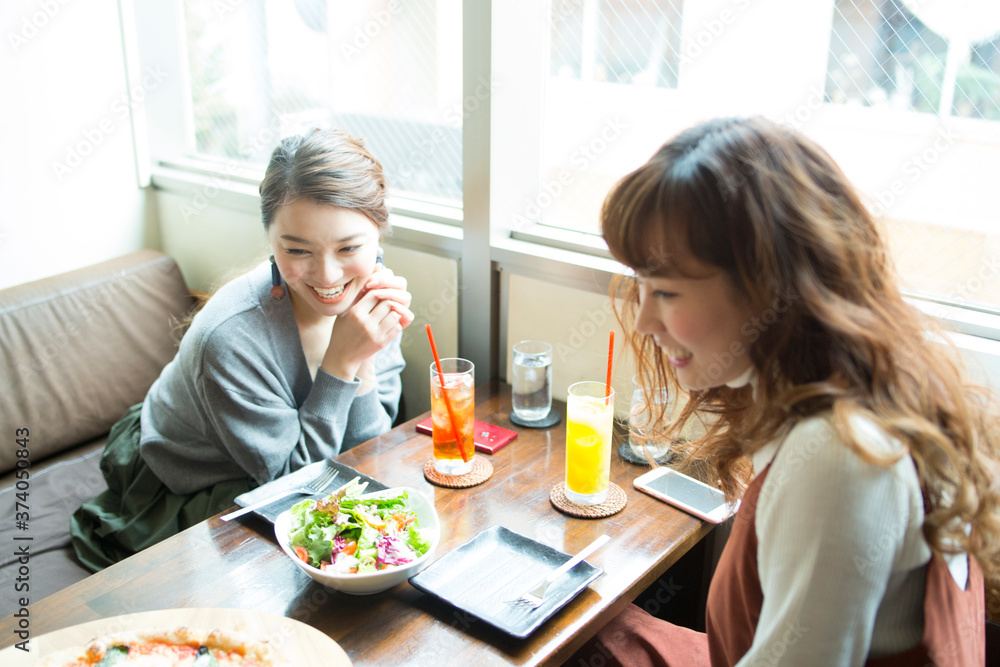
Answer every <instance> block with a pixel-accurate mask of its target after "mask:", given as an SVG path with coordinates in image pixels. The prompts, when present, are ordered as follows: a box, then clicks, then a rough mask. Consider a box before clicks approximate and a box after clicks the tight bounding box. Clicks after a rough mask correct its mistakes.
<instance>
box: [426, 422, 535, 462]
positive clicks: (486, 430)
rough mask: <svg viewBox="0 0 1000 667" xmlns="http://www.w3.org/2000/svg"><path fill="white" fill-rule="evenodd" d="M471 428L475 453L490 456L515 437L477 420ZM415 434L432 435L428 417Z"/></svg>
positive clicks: (499, 427)
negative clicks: (473, 430)
mask: <svg viewBox="0 0 1000 667" xmlns="http://www.w3.org/2000/svg"><path fill="white" fill-rule="evenodd" d="M473 428H474V429H475V433H474V434H473V440H474V441H475V443H476V451H477V452H483V453H485V454H492V453H493V452H495V451H497V450H498V449H500V448H501V447H503V446H504V445H506V444H507V443H508V442H510V441H511V440H513V439H514V438H516V437H517V431H512V430H510V429H509V428H504V427H503V426H494V425H493V424H487V423H486V422H481V421H479V420H478V419H477V420H476V421H475V423H474V424H473ZM417 432H418V433H426V434H427V435H430V434H431V433H432V426H431V418H430V417H428V418H427V419H425V420H423V421H422V422H420V423H419V424H417Z"/></svg>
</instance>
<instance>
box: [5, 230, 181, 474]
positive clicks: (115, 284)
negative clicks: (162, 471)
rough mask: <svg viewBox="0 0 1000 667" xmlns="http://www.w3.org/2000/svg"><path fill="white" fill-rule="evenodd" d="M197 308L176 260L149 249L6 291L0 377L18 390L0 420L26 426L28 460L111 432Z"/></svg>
mask: <svg viewBox="0 0 1000 667" xmlns="http://www.w3.org/2000/svg"><path fill="white" fill-rule="evenodd" d="M193 304H194V299H193V297H192V296H191V294H190V293H189V291H188V289H187V286H186V284H185V282H184V278H183V277H182V276H181V273H180V270H179V269H178V267H177V264H176V263H175V262H174V260H173V259H171V258H169V257H167V256H165V255H163V254H162V253H159V252H156V251H152V250H141V251H139V252H135V253H131V254H129V255H125V256H123V257H119V258H116V259H113V260H109V261H107V262H102V263H100V264H95V265H93V266H89V267H86V268H82V269H78V270H76V271H70V272H68V273H64V274H61V275H58V276H52V277H50V278H44V279H42V280H38V281H34V282H31V283H25V284H23V285H18V286H15V287H10V288H7V289H4V290H0V340H2V341H3V345H2V347H0V377H3V378H4V380H5V383H6V382H7V381H8V379H9V380H10V386H12V387H13V391H4V392H0V422H2V423H3V424H4V425H5V426H6V427H7V428H8V429H10V432H11V433H13V432H14V429H18V428H27V429H28V431H29V438H28V448H29V452H30V460H31V461H32V462H37V461H40V460H42V459H43V458H45V457H47V456H50V455H52V454H54V453H57V452H60V451H62V450H64V449H67V448H69V447H73V446H75V445H77V444H78V443H81V442H86V441H88V440H91V439H93V438H95V437H98V436H101V435H103V434H105V433H107V431H108V430H109V429H110V428H111V425H112V424H114V423H115V421H117V420H118V418H119V417H121V416H122V414H124V412H125V410H127V409H128V407H129V406H131V405H134V404H135V403H139V402H140V401H142V400H143V398H145V396H146V392H147V391H148V390H149V387H150V385H151V384H152V383H153V381H154V380H156V378H157V377H158V376H159V374H160V371H161V370H162V369H163V367H164V366H165V365H166V364H167V362H169V361H170V359H172V358H173V356H174V354H175V353H176V351H177V336H176V334H175V333H174V325H175V324H176V323H177V322H179V321H180V320H182V319H183V318H184V317H185V316H186V314H187V313H188V312H189V311H190V309H191V307H192V306H193ZM12 445H13V443H8V445H6V446H4V447H0V473H3V472H6V471H9V470H12V469H13V468H14V466H15V463H16V460H17V459H16V449H17V448H16V447H14V446H12Z"/></svg>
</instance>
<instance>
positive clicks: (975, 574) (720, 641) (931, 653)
mask: <svg viewBox="0 0 1000 667" xmlns="http://www.w3.org/2000/svg"><path fill="white" fill-rule="evenodd" d="M769 468H770V466H768V467H767V468H765V469H764V471H763V472H762V473H761V474H760V475H758V476H757V478H756V479H754V480H753V482H751V484H750V486H749V487H748V488H747V491H746V493H745V494H744V497H743V503H742V506H741V507H740V510H739V512H738V513H737V515H736V517H735V518H734V523H733V530H732V533H731V534H730V536H729V541H728V542H727V543H726V547H725V549H723V552H722V556H721V558H720V559H719V564H718V566H717V568H716V571H715V574H714V576H713V577H712V584H711V586H710V587H709V592H708V604H707V612H706V624H705V628H706V633H704V634H702V633H700V632H695V631H693V630H689V629H687V628H682V627H678V626H676V625H672V624H670V623H667V622H666V621H661V620H659V619H657V618H655V617H653V616H651V615H649V614H647V613H646V612H645V611H643V610H642V609H640V608H639V607H637V606H636V605H629V606H628V607H626V609H625V611H623V612H622V613H621V614H619V615H618V616H616V617H615V618H614V619H613V620H612V621H611V622H610V623H608V625H607V626H605V627H604V628H603V629H602V630H601V631H600V632H599V633H598V634H597V636H596V637H595V638H594V640H593V641H592V642H591V643H590V644H588V645H587V646H585V647H584V648H583V649H581V651H580V652H578V653H577V654H576V655H574V656H573V658H571V659H570V660H569V661H567V663H566V664H567V665H577V664H591V662H588V660H589V661H592V660H593V659H594V658H595V657H596V656H600V657H601V658H603V661H602V664H606V665H625V666H626V667H643V666H655V667H693V666H700V665H704V666H707V665H712V667H720V666H723V665H725V666H729V665H735V664H736V663H737V662H738V661H739V659H740V658H741V657H742V656H743V655H744V654H746V652H747V651H749V650H750V646H751V645H752V644H753V637H754V632H755V631H756V628H757V621H758V620H759V619H760V610H761V606H762V605H763V602H764V594H763V592H762V591H761V588H760V578H759V576H758V571H757V530H756V514H757V500H758V498H759V496H760V489H761V486H762V485H763V483H764V478H765V477H767V472H768V469H769ZM578 658H580V659H581V660H583V662H580V661H578V660H577V659H578ZM816 658H817V664H822V663H823V656H816ZM985 660H986V610H985V602H984V589H983V573H982V570H981V569H980V567H979V564H978V563H977V562H976V559H975V558H969V578H968V583H967V585H966V590H964V591H963V590H962V589H960V588H959V587H958V585H957V584H956V583H955V579H954V578H953V577H952V576H951V573H950V572H949V571H948V566H947V565H946V564H945V562H944V560H943V559H942V558H941V557H940V556H938V555H937V554H935V555H934V556H933V557H932V558H931V561H930V564H929V566H928V568H927V586H926V590H925V593H924V634H923V638H922V639H921V641H920V643H919V644H917V645H916V646H914V647H913V648H912V649H910V650H908V651H904V652H903V653H899V654H897V655H893V656H889V657H886V658H879V659H869V660H868V661H867V662H866V663H865V664H866V665H870V666H871V667H910V666H913V667H926V666H927V665H942V666H944V665H947V666H948V667H953V666H955V667H965V666H969V667H972V666H975V667H981V666H982V665H983V664H985Z"/></svg>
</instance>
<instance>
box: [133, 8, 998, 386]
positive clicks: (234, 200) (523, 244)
mask: <svg viewBox="0 0 1000 667" xmlns="http://www.w3.org/2000/svg"><path fill="white" fill-rule="evenodd" d="M121 5H122V16H123V26H124V28H125V29H124V30H123V33H124V37H123V45H124V49H125V51H126V62H127V65H128V72H129V73H130V75H131V76H132V77H133V78H134V77H135V76H136V75H137V73H140V74H141V71H142V70H144V69H145V68H147V67H154V68H156V67H159V68H161V69H162V70H165V71H167V72H174V73H175V74H176V76H172V77H171V76H168V77H166V78H165V80H164V82H163V83H162V84H161V85H159V86H157V87H156V88H155V89H153V90H150V91H149V97H148V100H147V104H146V105H145V109H144V115H145V119H144V124H145V127H142V126H141V125H137V129H136V161H137V169H138V173H139V174H140V184H142V185H145V184H147V183H148V185H150V186H151V187H152V188H153V189H157V190H165V191H170V192H181V193H184V194H186V195H189V196H197V194H198V193H205V192H207V191H211V192H213V193H214V192H217V194H216V195H215V197H217V198H213V203H217V204H219V205H224V206H228V207H231V208H234V209H237V210H245V211H248V212H256V211H257V210H258V195H257V184H258V183H259V181H260V178H261V177H262V175H263V169H262V168H250V167H248V166H247V165H246V164H239V163H238V162H237V161H229V162H228V163H227V162H225V161H214V162H213V161H209V160H195V159H191V158H187V157H182V156H181V155H182V154H183V152H184V151H187V152H188V154H191V153H192V152H193V150H192V149H193V133H192V132H190V131H189V129H190V128H192V127H193V120H192V115H191V113H192V112H191V105H190V103H189V100H187V101H186V92H185V91H186V90H187V73H186V68H185V67H184V62H185V57H186V56H185V52H186V48H185V44H184V31H183V29H182V28H183V17H182V11H183V7H182V4H181V0H172V1H171V2H166V3H142V5H141V7H140V8H139V9H138V10H136V8H135V7H134V0H122V3H121ZM548 6H549V4H548V3H538V2H537V1H536V0H504V2H496V3H494V2H492V0H463V24H462V25H463V60H464V63H465V67H464V68H463V93H464V97H468V96H471V95H476V94H477V93H476V90H477V87H481V86H482V81H483V80H487V81H491V82H494V83H495V89H494V90H493V91H492V93H491V99H490V102H491V103H490V104H482V105H479V108H478V110H477V111H476V112H473V113H467V114H466V115H465V117H464V122H463V190H464V193H463V196H464V208H463V209H460V208H457V207H454V206H448V205H445V204H442V203H440V202H427V201H421V200H417V199H412V198H407V197H401V196H395V197H393V198H392V201H391V205H392V211H393V213H392V225H393V234H392V242H393V243H399V244H400V245H402V246H405V247H408V248H412V249H415V250H420V251H424V252H430V253H434V254H438V255H441V256H445V257H451V258H454V259H457V260H459V261H460V276H461V280H462V281H463V290H462V293H461V297H460V298H461V301H460V304H459V313H460V315H459V317H460V323H459V339H460V347H459V353H460V354H461V355H462V356H465V357H467V358H470V359H473V360H478V361H479V363H480V364H482V366H481V367H483V368H484V369H489V373H488V374H487V375H485V376H484V377H494V376H497V375H498V374H499V373H500V372H501V369H502V368H503V367H504V362H503V359H504V354H505V351H504V350H499V349H498V346H497V340H494V339H495V338H496V339H498V340H502V338H503V335H502V334H499V335H495V333H494V332H496V331H498V330H502V329H503V328H504V327H505V326H506V317H507V313H506V312H504V308H497V304H496V303H495V301H496V295H497V294H499V293H500V290H499V289H498V288H497V284H496V281H497V280H498V276H500V275H501V274H502V273H503V272H512V273H517V274H519V275H525V276H529V277H535V278H539V279H543V280H548V281H551V282H554V283H557V284H560V285H565V286H568V287H573V288H577V289H582V290H586V291H590V292H595V293H605V294H606V293H607V289H608V286H609V285H610V282H611V279H612V278H613V276H615V275H619V274H622V273H626V272H627V269H626V268H625V267H623V266H622V265H620V264H618V263H617V262H615V261H614V260H613V259H611V257H610V254H609V253H608V250H607V247H606V245H605V244H604V243H603V241H602V240H600V238H599V237H597V236H595V235H592V234H586V233H583V232H568V231H566V230H562V229H557V228H553V227H549V226H546V225H544V224H539V223H537V222H532V223H531V224H528V225H521V226H516V225H514V224H512V222H511V221H512V220H513V219H514V216H515V214H516V213H518V211H517V208H518V206H523V202H524V201H527V200H529V199H530V197H531V196H537V193H538V192H539V190H540V187H539V185H540V175H541V159H540V153H541V145H540V143H539V142H540V137H541V133H542V126H541V121H540V119H538V115H539V114H537V113H535V114H533V113H531V109H532V106H531V104H530V102H531V101H532V100H535V101H537V102H538V104H541V100H542V95H543V93H542V90H543V89H542V87H541V85H540V84H541V82H540V81H539V78H540V77H542V76H545V75H546V74H547V68H538V67H537V62H538V61H537V60H535V61H534V62H535V66H534V69H535V70H540V73H539V75H538V76H536V77H534V78H532V77H526V76H523V75H518V76H515V75H514V74H513V73H515V72H523V71H525V70H524V64H525V63H526V62H530V61H531V60H532V58H537V57H538V54H539V50H540V49H541V48H542V46H543V45H544V44H545V43H546V40H547V36H544V35H543V34H542V31H544V30H547V27H548V23H547V21H546V20H545V14H544V12H545V11H547V9H548ZM532 12H534V13H535V15H539V16H538V18H540V20H537V21H536V20H531V17H532V15H533V14H532ZM130 17H131V18H130ZM129 20H132V21H133V23H132V26H134V33H131V30H130V29H129V25H128V23H127V22H128V21H129ZM504 26H506V27H507V28H508V29H509V28H510V27H511V26H516V27H517V28H518V30H519V31H521V32H523V33H524V38H523V39H522V40H521V41H519V44H518V46H519V48H518V49H506V50H504V49H497V50H496V51H495V52H494V50H493V48H492V43H493V42H492V39H493V35H494V34H496V30H497V29H498V28H500V29H503V28H504ZM532 26H534V28H531V27H532ZM526 29H527V30H526ZM130 33H131V34H130ZM140 63H141V68H140V67H139V64H140ZM519 68H521V69H519ZM479 94H480V95H481V92H480V93H479ZM827 106H833V105H827ZM535 108H537V107H535ZM848 113H850V112H848ZM955 120H957V121H959V122H963V123H964V122H969V119H958V118H956V119H955ZM872 122H882V121H879V120H876V121H872ZM972 122H976V121H972ZM514 135H516V136H517V138H518V140H517V141H511V140H505V139H506V138H508V137H510V136H514ZM997 137H998V141H1000V130H998V131H997ZM532 145H533V146H535V147H536V150H535V153H534V154H529V155H526V154H525V149H524V147H525V146H532ZM178 147H180V148H178ZM220 162H221V163H222V164H220ZM143 174H148V176H147V180H146V182H143V180H142V179H143ZM501 175H502V177H501ZM526 193H527V194H526ZM526 197H527V198H526ZM511 202H515V203H513V204H512V203H511ZM906 296H907V299H908V300H909V301H910V302H911V303H913V304H914V305H915V306H917V307H918V308H920V309H921V310H923V311H924V312H926V313H928V314H930V315H933V316H934V317H936V318H937V319H938V320H940V321H941V322H942V323H943V324H944V325H945V326H947V327H949V328H951V329H954V330H955V331H956V332H957V333H958V334H959V336H958V337H957V338H958V339H959V340H960V341H962V340H964V341H965V343H962V342H959V345H960V347H963V345H964V347H963V349H967V350H968V351H970V352H972V353H973V354H975V355H977V358H978V357H980V356H982V357H983V358H984V359H986V362H985V363H986V365H987V366H989V367H991V368H996V369H998V372H997V378H998V380H997V384H998V386H1000V314H997V313H993V312H987V311H985V310H983V309H979V308H975V307H971V306H968V305H963V304H958V303H944V302H942V300H940V299H932V298H926V297H924V296H921V295H917V294H910V293H908V294H907V295H906ZM501 305H504V304H501ZM498 310H499V312H498V313H497V311H498ZM963 336H964V338H963ZM970 341H971V342H970Z"/></svg>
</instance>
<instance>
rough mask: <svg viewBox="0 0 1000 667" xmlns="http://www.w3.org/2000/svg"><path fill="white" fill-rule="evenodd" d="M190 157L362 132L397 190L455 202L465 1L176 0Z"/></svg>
mask: <svg viewBox="0 0 1000 667" xmlns="http://www.w3.org/2000/svg"><path fill="white" fill-rule="evenodd" d="M183 11H184V17H183V22H184V29H185V31H186V35H185V37H186V57H187V66H188V68H189V72H190V75H189V81H190V91H189V93H190V100H189V102H190V105H191V108H192V111H193V113H192V127H191V132H192V134H193V137H192V142H191V143H192V146H193V154H194V156H195V157H201V158H209V159H213V158H215V159H218V158H223V159H228V160H233V159H236V160H241V161H246V162H247V163H248V164H251V165H258V166H261V167H262V166H263V165H265V164H266V162H267V158H268V156H269V155H270V152H271V150H272V149H273V148H274V146H275V145H276V143H277V140H278V138H280V137H282V136H287V135H290V134H299V133H302V132H307V131H309V130H311V129H312V128H317V127H319V128H326V127H331V126H335V127H340V128H343V129H345V130H347V131H349V132H351V133H352V134H354V135H356V136H360V137H364V138H365V139H366V141H367V144H368V147H369V149H370V150H371V151H372V153H373V154H374V155H376V156H377V157H378V158H379V159H380V160H381V161H382V162H383V164H384V166H385V169H386V172H387V175H388V178H389V180H390V183H391V185H392V187H393V190H394V192H397V193H400V192H402V193H413V194H415V195H417V196H420V197H422V198H425V199H429V200H435V201H443V202H450V203H457V204H459V205H460V203H461V200H462V113H461V99H462V90H461V88H462V77H461V74H462V69H461V67H462V61H461V55H462V54H461V45H462V44H461V31H462V5H461V0H352V1H351V2H327V0H246V1H245V2H228V3H226V2H211V3H209V2H201V1H199V0H185V1H184V3H183Z"/></svg>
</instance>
